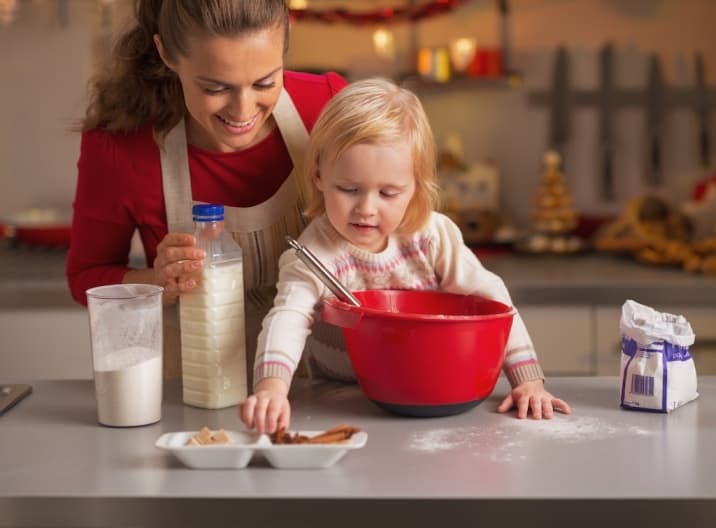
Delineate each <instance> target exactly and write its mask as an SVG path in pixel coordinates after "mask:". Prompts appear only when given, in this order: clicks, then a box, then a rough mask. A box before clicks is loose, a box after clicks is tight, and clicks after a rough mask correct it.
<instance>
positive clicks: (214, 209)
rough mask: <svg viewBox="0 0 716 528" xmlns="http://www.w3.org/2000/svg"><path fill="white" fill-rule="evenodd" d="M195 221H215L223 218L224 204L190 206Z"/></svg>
mask: <svg viewBox="0 0 716 528" xmlns="http://www.w3.org/2000/svg"><path fill="white" fill-rule="evenodd" d="M191 214H192V215H193V216H194V221H195V222H216V221H219V220H223V219H224V206H223V205H221V204H200V205H195V206H194V207H192V208H191Z"/></svg>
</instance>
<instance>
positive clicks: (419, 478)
mask: <svg viewBox="0 0 716 528" xmlns="http://www.w3.org/2000/svg"><path fill="white" fill-rule="evenodd" d="M32 384H33V386H34V393H33V394H32V395H31V396H30V397H29V398H28V399H27V400H25V401H23V402H22V403H20V404H19V405H18V406H17V407H16V408H14V409H13V410H11V411H10V412H9V413H8V414H7V415H5V416H4V417H2V418H1V420H2V423H1V426H0V446H2V450H1V453H0V526H11V525H13V524H12V523H13V522H14V523H17V524H20V525H42V526H67V525H72V526H75V525H76V526H80V525H82V526H84V524H81V522H85V520H86V519H85V518H86V516H87V515H90V517H91V516H92V515H94V516H95V517H93V518H95V519H98V518H99V519H104V518H106V516H107V515H114V516H118V517H117V519H121V520H122V522H124V523H126V524H132V523H134V522H136V520H137V519H138V518H140V519H143V518H146V517H142V516H143V515H150V517H151V518H152V519H154V522H153V524H151V525H152V526H153V525H156V526H159V525H169V524H170V525H172V526H177V523H179V525H187V526H190V525H192V522H190V519H196V518H195V517H192V515H194V514H196V515H199V512H201V513H202V514H203V515H208V517H207V518H211V517H212V516H214V515H218V514H219V512H222V515H224V514H229V513H228V512H231V511H233V510H235V511H236V515H240V513H239V512H243V513H241V515H242V516H245V517H243V518H246V519H248V518H250V519H252V521H253V522H255V524H250V525H251V526H264V525H265V526H279V525H281V526H282V525H283V523H284V522H291V523H292V524H291V525H292V526H316V524H315V522H316V521H317V520H318V519H322V520H323V521H324V522H325V524H320V525H321V526H332V525H336V526H359V525H360V526H365V523H366V519H367V518H372V517H367V516H368V515H369V513H370V514H371V515H375V514H377V513H378V512H380V511H383V512H384V513H385V514H386V515H396V516H398V517H399V518H401V519H410V522H411V523H412V526H435V520H434V517H431V515H430V514H428V512H432V515H437V514H440V515H443V516H445V515H447V516H452V515H453V514H454V515H457V514H458V513H461V514H462V513H466V514H467V513H469V512H473V513H474V512H477V511H480V512H482V513H483V514H484V515H486V516H487V517H485V519H488V518H490V515H495V517H494V518H495V519H502V521H501V522H500V524H501V525H503V526H508V525H511V524H510V523H509V522H507V521H509V520H515V522H517V521H518V520H519V519H521V521H520V522H528V519H530V518H531V515H538V516H539V515H541V514H540V513H539V512H540V511H542V512H543V513H544V514H545V515H547V512H551V513H550V515H552V519H553V520H557V519H564V520H565V522H566V521H567V520H572V521H574V520H576V517H574V516H575V515H578V514H579V512H580V511H581V512H582V516H583V515H584V514H585V513H587V512H586V511H584V510H583V507H584V504H585V502H586V503H588V504H590V505H592V507H591V508H590V509H589V512H590V514H589V515H590V516H591V517H590V518H592V519H599V518H600V516H601V515H607V514H610V515H611V514H617V513H618V514H619V515H620V516H630V515H637V514H638V515H637V516H638V517H639V518H641V519H642V520H644V519H650V518H652V517H653V518H654V519H655V522H656V524H651V525H650V526H657V525H659V524H658V521H659V520H665V519H668V518H669V517H668V516H665V512H678V513H679V515H681V516H682V517H681V520H682V521H683V522H686V524H683V522H682V523H680V525H681V526H687V525H688V526H700V524H699V519H701V518H702V517H699V516H701V515H704V514H708V515H710V516H712V517H710V518H711V519H713V518H714V517H713V515H716V451H715V450H714V449H713V446H715V445H716V403H715V402H716V377H703V378H700V380H699V392H700V394H701V397H700V398H699V399H698V400H697V401H695V402H692V403H690V404H688V405H686V406H684V407H682V408H679V409H677V410H676V411H674V412H672V413H671V414H668V415H666V414H657V413H646V412H634V411H626V410H622V409H620V408H619V407H618V378H553V379H551V380H550V381H549V388H550V390H552V391H553V392H554V393H555V394H556V395H558V396H560V397H563V398H565V399H566V400H567V401H568V402H569V403H570V404H571V405H572V406H573V409H574V414H573V415H571V416H563V415H558V416H557V417H556V418H555V419H554V420H552V421H534V420H517V419H516V418H514V415H500V414H497V413H495V407H496V405H497V403H498V402H499V400H500V398H501V397H502V396H503V395H504V394H505V390H506V385H505V382H504V380H501V381H500V384H499V385H498V387H497V389H496V391H495V392H494V393H493V395H492V396H491V397H490V398H489V399H488V400H486V401H485V402H483V403H482V404H481V405H479V406H478V407H477V408H475V409H473V410H471V411H469V412H466V413H464V414H461V415H457V416H453V417H446V418H433V419H409V418H401V417H395V416H392V415H389V414H386V413H385V412H384V411H382V410H381V409H379V408H378V407H377V406H375V405H374V404H373V403H372V402H370V401H368V400H367V399H366V398H365V397H364V396H363V394H362V393H361V392H360V390H359V389H358V388H357V387H356V386H353V385H342V384H337V383H327V382H312V383H311V382H305V383H300V384H299V385H300V387H299V388H298V389H297V390H296V391H295V393H294V395H293V401H294V408H293V423H292V428H296V429H310V430H319V429H325V428H328V427H332V426H335V425H338V424H340V423H349V424H351V425H355V426H358V427H360V428H362V429H363V430H365V431H366V432H368V435H369V438H368V443H367V445H366V446H365V447H364V448H362V449H360V450H357V451H353V452H350V453H348V454H347V455H346V457H345V458H344V459H342V460H341V461H339V462H338V464H337V465H336V466H334V467H331V468H328V469H323V470H277V469H273V468H271V467H270V466H269V465H268V464H267V463H266V462H265V461H263V460H261V459H259V460H258V461H255V462H252V463H251V464H250V465H249V467H247V468H245V469H240V470H191V469H187V468H185V467H184V466H183V465H182V464H181V463H180V462H178V461H177V460H175V459H174V458H173V457H171V456H169V455H168V454H166V453H164V452H162V451H160V450H158V449H156V448H155V447H154V442H155V441H156V439H157V438H158V437H159V436H160V435H161V434H162V433H164V432H169V431H180V430H197V429H199V428H200V427H201V426H203V425H208V426H209V427H211V428H214V429H215V428H219V427H223V428H225V429H237V428H240V427H241V426H240V425H239V421H238V419H237V415H236V409H235V408H229V409H223V410H219V411H207V410H203V409H197V408H192V407H188V406H185V405H183V404H181V403H180V402H179V397H178V388H177V386H175V385H173V386H168V387H166V389H167V390H166V395H165V403H164V407H163V417H162V420H161V422H159V423H158V424H155V425H151V426H146V427H139V428H128V429H114V428H107V427H102V426H99V425H97V422H96V414H95V403H94V398H93V385H92V383H91V382H90V381H65V382H34V383H32ZM655 499H658V500H655ZM525 501H527V502H528V503H529V504H534V505H535V509H532V508H531V507H528V508H526V509H524V510H520V511H512V510H511V508H510V506H509V504H513V505H515V506H516V505H518V504H523V503H524V502H525ZM232 504H233V506H231V505H232ZM428 504H429V505H430V508H428V509H427V510H426V511H423V509H424V508H427V505H428ZM505 508H506V510H505ZM302 511H311V512H313V513H312V514H311V515H312V517H311V519H312V521H311V522H308V520H307V519H309V518H308V517H306V519H304V520H306V522H305V523H302V522H301V520H300V519H302V517H301V516H300V512H302ZM88 512H89V513H88ZM192 512H194V513H192ZM207 512H208V513H207ZM341 512H342V513H341ZM419 512H422V513H419ZM520 512H521V513H520ZM342 514H345V515H347V518H346V519H343V520H342V521H341V522H337V523H335V524H334V523H332V522H329V521H330V516H331V515H342ZM406 515H407V517H406ZM426 515H427V517H426ZM694 515H696V517H694ZM97 516H99V517H97ZM297 516H298V517H297ZM413 516H415V518H413ZM684 516H685V517H684ZM202 518H203V517H202ZM361 519H362V521H361ZM689 520H691V521H693V522H692V523H691V524H689V523H688V522H687V521H689ZM80 521H81V522H80ZM293 521H296V522H293ZM359 521H360V522H359ZM262 522H263V524H262ZM63 523H64V524H63ZM75 523H77V524H75ZM183 523H186V524H183ZM694 523H696V524H694ZM439 524H440V525H444V524H443V522H440V523H439ZM397 525H398V526H402V525H403V524H402V523H399V524H397ZM582 525H583V526H586V525H585V524H582ZM640 525H642V526H644V525H643V524H640Z"/></svg>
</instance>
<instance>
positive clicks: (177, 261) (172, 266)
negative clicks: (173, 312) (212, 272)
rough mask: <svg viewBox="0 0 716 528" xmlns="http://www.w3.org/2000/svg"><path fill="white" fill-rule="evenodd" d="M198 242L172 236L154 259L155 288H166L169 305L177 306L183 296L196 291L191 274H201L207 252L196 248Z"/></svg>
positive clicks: (162, 242) (165, 298) (180, 234)
mask: <svg viewBox="0 0 716 528" xmlns="http://www.w3.org/2000/svg"><path fill="white" fill-rule="evenodd" d="M195 244H196V240H195V239H194V236H193V235H190V234H187V233H168V234H167V236H165V237H164V239H163V240H162V241H161V242H160V243H159V244H158V245H157V258H155V259H154V266H153V269H154V284H157V285H159V286H163V287H164V297H163V302H164V304H165V305H167V304H172V303H174V302H176V300H177V298H178V297H179V295H180V294H182V293H185V292H188V291H190V290H192V289H193V288H195V287H196V285H197V281H196V278H195V277H192V275H191V274H193V273H196V272H197V271H199V270H201V267H202V261H203V259H204V257H205V256H206V255H205V253H204V251H203V250H201V249H197V248H196V247H195Z"/></svg>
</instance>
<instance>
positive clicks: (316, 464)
mask: <svg viewBox="0 0 716 528" xmlns="http://www.w3.org/2000/svg"><path fill="white" fill-rule="evenodd" d="M295 432H298V433H299V434H301V435H305V436H309V437H310V436H316V435H318V434H320V433H323V432H324V431H289V433H291V434H293V433H295ZM267 439H268V437H267ZM367 441H368V433H366V432H365V431H360V432H358V433H355V434H354V435H353V436H351V437H350V438H349V439H348V440H346V441H345V442H340V443H335V444H272V443H271V441H270V440H269V441H268V445H266V444H264V443H262V445H261V447H260V448H259V451H260V452H261V453H263V455H264V456H265V457H266V460H268V462H269V464H271V465H272V466H273V467H275V468H280V469H310V468H326V467H329V466H332V465H333V464H335V463H336V462H338V461H339V460H340V459H341V458H343V456H344V455H345V454H346V453H347V452H348V451H350V450H352V449H360V448H361V447H363V446H364V445H365V444H366V442H367Z"/></svg>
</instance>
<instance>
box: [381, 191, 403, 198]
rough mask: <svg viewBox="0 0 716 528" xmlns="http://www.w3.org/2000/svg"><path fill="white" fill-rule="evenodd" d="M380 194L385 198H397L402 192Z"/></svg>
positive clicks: (382, 192) (383, 192)
mask: <svg viewBox="0 0 716 528" xmlns="http://www.w3.org/2000/svg"><path fill="white" fill-rule="evenodd" d="M380 194H381V196H384V197H385V198H395V197H396V196H398V195H399V194H400V191H380Z"/></svg>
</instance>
